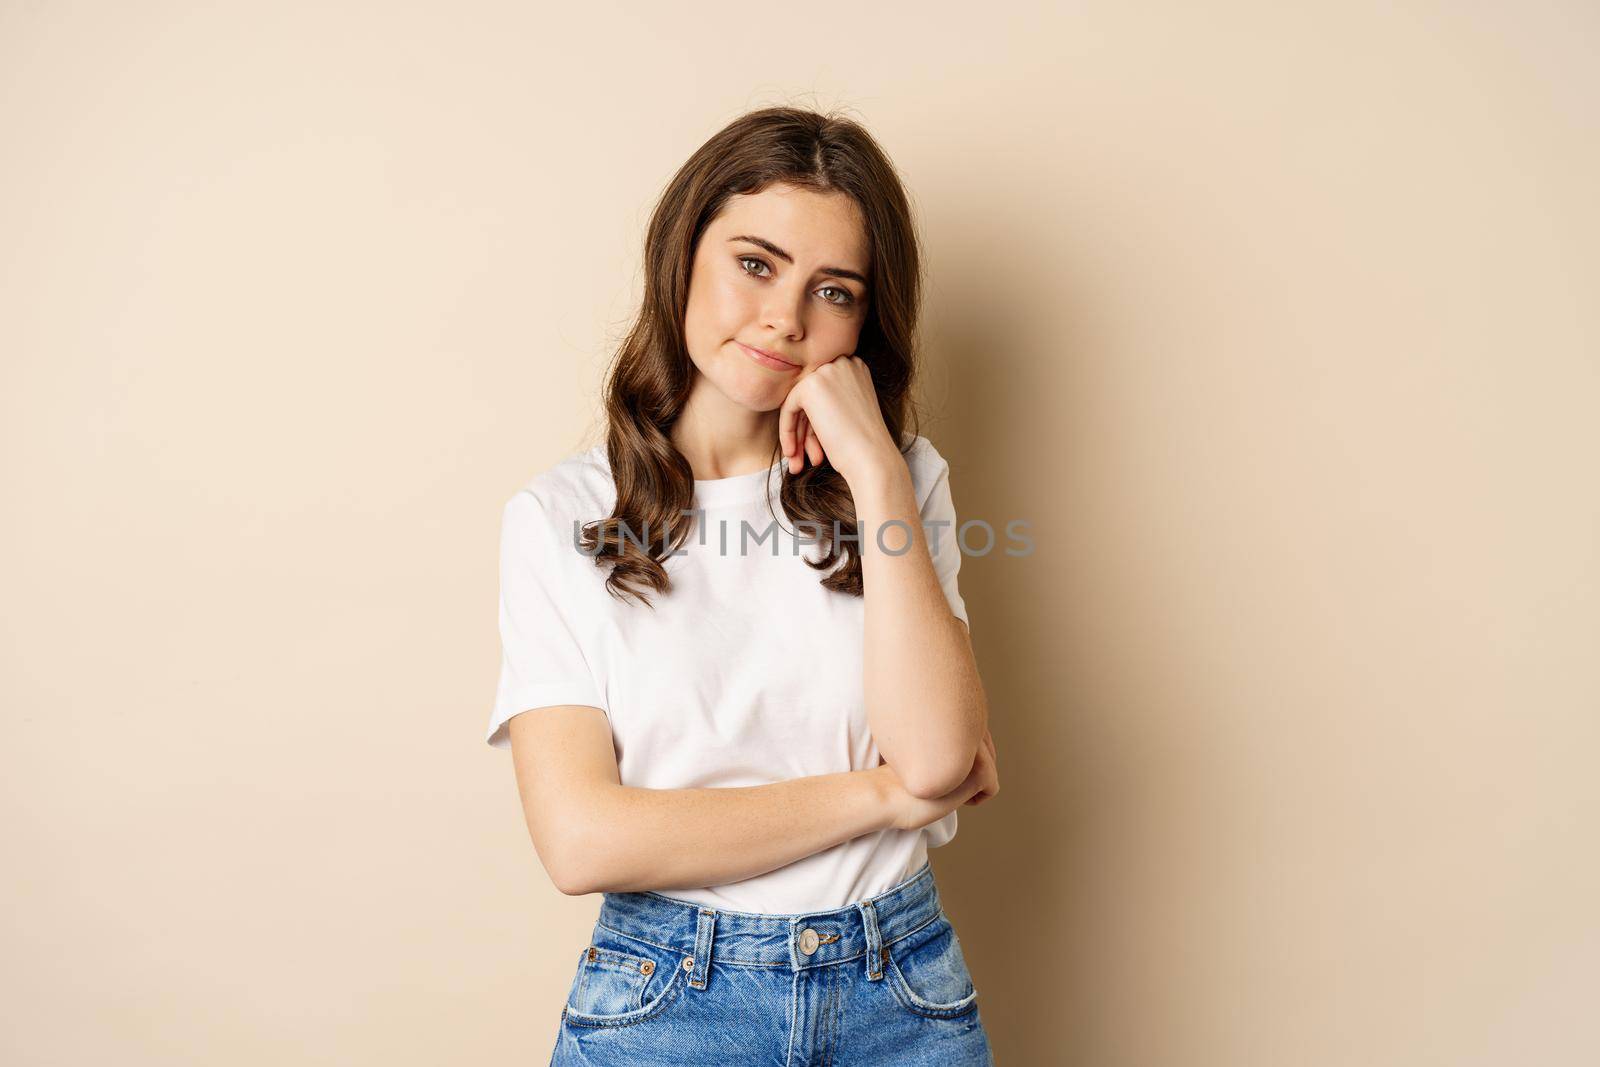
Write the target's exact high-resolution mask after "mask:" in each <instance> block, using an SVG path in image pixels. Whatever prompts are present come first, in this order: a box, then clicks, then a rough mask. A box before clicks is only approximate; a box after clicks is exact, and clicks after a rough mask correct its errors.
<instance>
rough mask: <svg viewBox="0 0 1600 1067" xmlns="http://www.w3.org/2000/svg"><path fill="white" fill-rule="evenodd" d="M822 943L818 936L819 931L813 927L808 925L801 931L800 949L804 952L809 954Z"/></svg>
mask: <svg viewBox="0 0 1600 1067" xmlns="http://www.w3.org/2000/svg"><path fill="white" fill-rule="evenodd" d="M820 943H821V942H820V940H819V939H818V937H817V932H816V931H815V930H813V929H811V927H809V926H808V927H806V928H805V929H804V930H802V931H800V951H801V952H804V953H805V954H806V955H807V956H809V955H811V954H812V953H813V952H815V951H817V945H818V944H820Z"/></svg>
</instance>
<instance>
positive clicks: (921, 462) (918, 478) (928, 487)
mask: <svg viewBox="0 0 1600 1067" xmlns="http://www.w3.org/2000/svg"><path fill="white" fill-rule="evenodd" d="M900 439H901V442H902V444H901V449H900V451H901V454H902V455H904V456H905V458H906V466H907V467H909V468H910V469H911V484H912V486H913V488H915V489H916V492H917V500H918V501H924V500H926V499H927V497H928V494H929V493H930V492H931V491H932V490H933V486H934V483H936V482H937V481H938V480H939V478H940V476H941V475H945V474H946V472H948V471H949V469H950V463H949V461H948V460H946V459H945V458H944V456H943V455H942V454H941V453H940V452H939V450H938V449H937V448H936V447H934V444H933V442H932V441H931V440H929V439H928V438H926V437H924V436H922V435H921V434H913V433H910V432H905V433H902V434H901V437H900Z"/></svg>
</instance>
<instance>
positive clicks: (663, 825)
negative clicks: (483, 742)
mask: <svg viewBox="0 0 1600 1067" xmlns="http://www.w3.org/2000/svg"><path fill="white" fill-rule="evenodd" d="M509 729H510V735H511V751H512V761H513V764H514V766H515V768H516V775H517V789H518V792H519V793H520V794H521V797H522V809H523V815H524V817H525V818H526V820H527V824H528V833H529V836H531V837H532V839H533V846H534V849H535V851H537V852H538V854H539V860H540V862H541V863H543V864H544V868H545V870H546V872H548V873H549V875H550V878H551V880H552V881H553V882H554V883H555V884H556V887H557V888H558V889H560V890H561V892H563V893H565V894H569V895H579V894H583V893H626V892H634V891H639V890H657V891H660V892H670V891H672V890H673V889H687V888H699V887H702V886H709V885H725V884H727V883H730V882H738V881H742V880H743V879H746V878H752V877H754V876H756V875H758V874H765V873H766V872H768V871H772V870H776V869H777V868H779V867H783V866H786V865H788V864H790V863H793V862H794V861H796V860H799V859H804V858H805V857H806V856H810V855H812V854H814V853H817V852H821V851H822V850H823V849H827V848H832V847H833V846H834V845H837V844H840V843H841V842H844V841H850V840H853V839H855V838H857V837H860V836H861V835H862V834H867V833H872V832H873V831H876V830H884V829H890V828H895V827H900V828H911V827H910V826H909V825H908V824H912V823H914V824H915V825H916V826H925V825H927V824H928V823H932V822H935V821H937V820H938V819H940V818H943V817H944V815H945V814H947V813H948V812H950V811H953V810H954V809H955V808H957V807H959V806H960V805H961V804H962V803H963V802H964V801H966V800H967V798H969V797H971V796H972V795H973V794H974V793H977V792H979V791H981V790H982V789H983V788H984V786H985V783H986V782H987V781H988V778H987V777H986V776H985V775H984V774H983V773H981V772H980V768H979V765H977V764H975V765H974V772H973V774H970V775H968V777H967V781H965V782H963V783H962V784H961V786H960V787H958V788H957V789H956V790H954V791H952V792H951V793H949V794H946V795H945V796H943V797H939V798H936V799H934V800H926V799H922V798H918V797H913V796H912V795H911V794H909V793H907V792H906V791H905V790H904V788H903V787H902V786H901V785H900V782H899V777H898V775H896V774H895V772H894V771H893V769H892V768H890V767H889V766H888V765H887V764H881V765H879V766H878V767H875V768H873V769H872V770H869V771H841V772H838V773H835V774H819V775H812V776H809V777H804V778H791V779H788V780H787V781H782V782H773V783H772V784H770V785H753V786H733V787H726V788H716V789H642V788H636V787H631V786H624V785H622V784H621V782H620V779H619V777H618V773H617V761H616V754H615V752H614V751H613V749H612V743H611V726H610V724H609V723H608V722H607V721H606V717H605V713H604V712H602V711H601V710H600V709H599V708H594V707H589V706H587V705H577V704H572V705H562V706H558V707H548V708H538V709H536V710H535V711H534V713H532V714H529V713H527V712H524V713H522V714H520V715H516V716H514V717H512V719H511V721H510V726H509ZM982 762H983V761H982V760H981V759H980V761H979V764H982Z"/></svg>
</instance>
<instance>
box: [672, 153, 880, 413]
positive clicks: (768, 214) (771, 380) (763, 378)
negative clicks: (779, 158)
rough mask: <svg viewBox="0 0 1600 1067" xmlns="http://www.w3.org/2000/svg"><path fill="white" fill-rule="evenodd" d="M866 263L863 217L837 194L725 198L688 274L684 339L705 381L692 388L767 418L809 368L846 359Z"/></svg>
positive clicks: (857, 329)
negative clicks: (709, 389) (709, 390)
mask: <svg viewBox="0 0 1600 1067" xmlns="http://www.w3.org/2000/svg"><path fill="white" fill-rule="evenodd" d="M867 258H868V250H867V237H866V228H865V225H864V223H863V221H862V217H861V210H860V208H859V207H858V206H857V205H856V202H855V201H854V200H852V199H851V198H850V197H849V196H847V195H845V194H844V193H837V192H834V193H816V192H812V191H811V190H809V189H801V188H798V187H796V186H792V185H781V184H774V185H769V186H767V188H765V189H763V190H762V191H761V192H759V193H753V194H750V195H746V196H735V197H732V198H731V199H730V200H729V201H728V203H727V204H726V205H725V206H724V208H723V210H722V213H721V214H720V215H718V216H717V217H716V218H715V219H713V220H712V221H711V223H710V224H709V225H708V226H707V227H706V229H705V232H704V233H703V234H701V236H700V243H699V245H698V246H696V248H695V254H694V265H693V267H692V270H691V273H690V277H689V304H688V308H687V311H686V313H685V321H684V340H685V341H686V343H687V345H688V348H689V358H690V359H691V360H693V361H694V365H695V368H696V369H697V370H698V371H699V372H700V376H701V377H703V378H704V380H705V381H704V382H703V383H702V382H696V383H695V386H696V388H702V387H703V386H704V385H705V384H709V385H711V386H713V387H715V388H716V389H717V390H718V391H720V392H721V393H722V394H723V395H724V396H726V397H727V398H728V399H729V400H731V401H732V402H733V403H735V404H737V405H739V406H741V407H744V408H747V409H749V410H751V411H773V410H775V409H777V408H779V407H781V406H782V405H783V400H784V398H785V397H786V396H788V394H789V390H790V389H792V388H794V384H795V382H797V381H799V380H800V378H801V376H802V375H803V374H805V373H806V371H807V370H809V369H811V368H815V367H819V366H821V365H822V364H824V363H827V362H828V361H829V360H832V359H834V358H836V357H838V356H843V355H850V354H852V353H854V352H855V348H856V338H857V337H859V336H860V333H861V326H862V324H863V323H864V322H866V317H867V297H868V292H867V282H866V279H867V278H869V277H871V273H870V267H871V264H870V263H868V261H867ZM751 349H761V350H763V351H765V352H768V353H771V354H772V355H774V356H777V357H778V358H780V359H781V360H784V361H785V362H784V363H783V364H781V365H774V364H772V363H769V362H767V361H765V360H763V359H760V358H758V356H757V355H756V354H755V353H754V352H752V351H751Z"/></svg>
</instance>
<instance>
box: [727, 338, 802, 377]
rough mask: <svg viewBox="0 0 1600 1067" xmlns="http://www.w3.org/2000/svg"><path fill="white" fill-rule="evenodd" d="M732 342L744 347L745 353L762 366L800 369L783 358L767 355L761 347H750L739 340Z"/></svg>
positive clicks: (774, 368) (775, 368) (779, 368)
mask: <svg viewBox="0 0 1600 1067" xmlns="http://www.w3.org/2000/svg"><path fill="white" fill-rule="evenodd" d="M733 343H734V344H736V345H738V346H739V347H740V348H742V349H744V352H745V355H747V356H749V357H750V358H751V359H753V360H755V361H756V362H757V363H759V364H761V365H762V366H763V367H770V368H771V369H773V370H799V369H800V367H799V366H798V365H797V364H794V363H788V362H785V361H784V360H781V359H778V358H777V357H775V356H769V355H767V354H766V353H765V352H763V351H761V349H759V348H751V347H750V346H749V345H747V344H743V343H741V342H739V341H735V342H733Z"/></svg>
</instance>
